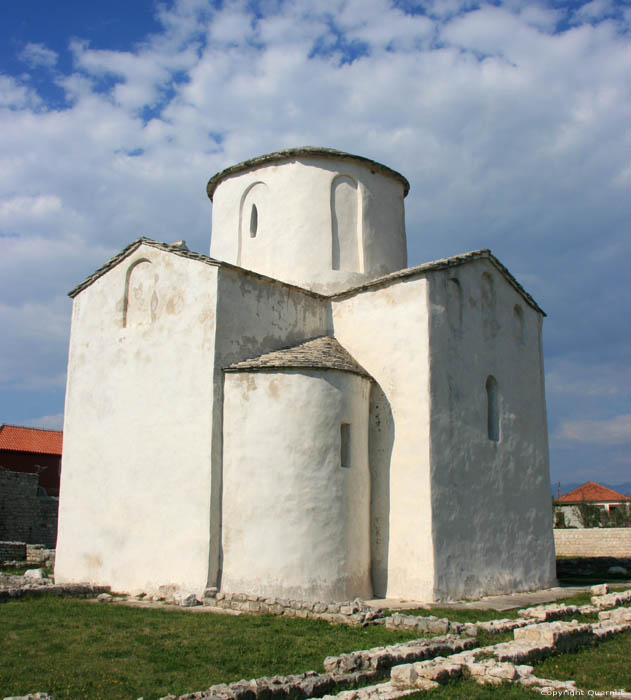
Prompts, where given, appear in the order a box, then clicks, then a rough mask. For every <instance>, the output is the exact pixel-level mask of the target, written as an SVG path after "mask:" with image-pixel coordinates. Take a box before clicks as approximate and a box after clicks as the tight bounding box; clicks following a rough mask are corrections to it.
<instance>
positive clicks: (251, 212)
mask: <svg viewBox="0 0 631 700" xmlns="http://www.w3.org/2000/svg"><path fill="white" fill-rule="evenodd" d="M267 198H268V187H267V185H266V184H265V183H264V182H262V181H260V180H259V181H257V182H254V183H252V184H251V185H249V186H248V187H247V188H246V190H245V192H244V193H243V195H242V196H241V205H240V210H239V249H238V251H237V265H247V255H248V250H249V249H250V248H251V246H254V245H256V244H257V242H258V241H259V240H261V239H263V241H264V240H265V235H264V232H265V228H266V223H267V220H268V217H267Z"/></svg>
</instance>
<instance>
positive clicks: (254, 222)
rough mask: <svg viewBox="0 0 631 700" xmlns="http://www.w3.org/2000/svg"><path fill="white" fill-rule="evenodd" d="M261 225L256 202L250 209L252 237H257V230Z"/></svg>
mask: <svg viewBox="0 0 631 700" xmlns="http://www.w3.org/2000/svg"><path fill="white" fill-rule="evenodd" d="M258 227H259V211H258V209H257V208H256V204H253V205H252V209H251V210H250V238H256V232H257V230H258Z"/></svg>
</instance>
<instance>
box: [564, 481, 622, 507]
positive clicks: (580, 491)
mask: <svg viewBox="0 0 631 700" xmlns="http://www.w3.org/2000/svg"><path fill="white" fill-rule="evenodd" d="M581 501H592V502H594V501H596V502H600V501H631V498H629V497H628V496H625V495H624V494H622V493H618V492H617V491H614V490H613V489H608V488H607V487H606V486H601V485H600V484H597V483H596V482H595V481H588V482H587V483H586V484H583V485H582V486H579V487H578V488H575V489H572V491H568V492H567V493H566V494H564V495H563V496H561V497H560V498H557V503H580V502H581Z"/></svg>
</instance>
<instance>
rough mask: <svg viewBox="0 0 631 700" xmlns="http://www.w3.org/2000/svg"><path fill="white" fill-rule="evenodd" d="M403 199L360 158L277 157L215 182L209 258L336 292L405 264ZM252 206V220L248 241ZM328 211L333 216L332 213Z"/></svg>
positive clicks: (392, 182)
mask: <svg viewBox="0 0 631 700" xmlns="http://www.w3.org/2000/svg"><path fill="white" fill-rule="evenodd" d="M340 176H343V177H344V178H345V180H344V181H342V182H340V181H339V177H340ZM336 178H337V180H336ZM349 178H350V179H352V180H353V181H354V182H355V185H356V189H355V190H353V186H351V184H349ZM334 185H340V187H337V186H334ZM403 197H404V194H403V183H402V182H401V181H400V180H399V179H396V178H395V177H392V176H389V175H385V174H383V173H382V172H379V171H376V170H371V168H370V166H369V165H366V164H363V163H361V162H360V161H356V162H355V161H349V160H340V159H336V158H335V157H333V156H330V157H323V156H319V157H316V156H304V157H299V158H295V159H292V160H287V159H280V160H279V161H278V162H276V163H269V164H266V165H263V166H261V167H257V168H255V169H250V170H247V171H245V172H240V173H236V174H233V175H230V176H228V177H227V178H226V179H225V180H223V181H222V182H220V184H219V185H218V187H217V189H216V190H215V193H214V196H213V211H212V237H211V245H210V255H211V256H212V257H214V258H216V259H218V260H225V261H226V262H230V263H234V264H236V265H240V266H242V267H245V268H248V269H251V270H255V271H256V272H260V273H261V274H264V275H269V276H270V277H274V278H277V279H281V280H284V281H286V282H290V283H292V284H298V285H301V286H304V287H306V288H308V289H313V290H316V291H324V292H330V291H335V290H339V289H343V288H346V287H348V286H350V284H351V283H359V282H361V281H363V280H365V279H372V278H375V277H378V276H380V275H382V274H386V273H388V272H392V271H395V270H399V269H401V268H403V267H405V265H406V258H407V253H406V241H405V223H404V211H403ZM253 205H254V206H256V208H257V215H256V220H257V221H256V234H255V236H254V237H251V223H252V206H253ZM336 208H337V209H339V216H338V217H335V216H333V215H332V212H334V211H335V210H336ZM353 208H355V211H353ZM336 218H337V219H338V221H337V226H338V229H339V231H338V233H339V241H340V243H339V260H338V264H339V267H340V269H337V270H336V269H333V266H334V259H335V250H334V248H335V246H334V243H333V241H334V226H336V222H335V219H336ZM351 230H352V231H355V233H354V234H353V233H352V232H351Z"/></svg>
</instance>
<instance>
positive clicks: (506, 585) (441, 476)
mask: <svg viewBox="0 0 631 700" xmlns="http://www.w3.org/2000/svg"><path fill="white" fill-rule="evenodd" d="M485 275H488V276H487V277H484V276H485ZM489 280H490V282H489ZM429 283H430V299H431V309H432V323H431V330H430V350H431V353H430V372H431V401H432V413H431V416H432V421H431V461H432V477H431V478H432V504H431V508H432V513H433V538H434V558H435V571H436V588H435V596H436V598H438V599H444V598H459V597H464V596H480V595H484V594H486V593H501V592H508V591H517V590H527V589H533V588H541V587H545V586H550V585H553V583H554V580H555V564H554V544H553V539H552V509H551V497H550V478H549V465H548V442H547V426H546V407H545V395H544V376H543V358H542V351H541V323H542V317H541V315H540V314H539V313H538V312H537V311H536V310H535V309H533V308H532V307H530V306H528V304H527V303H526V302H525V301H524V299H523V297H522V296H521V295H519V294H518V293H517V291H516V290H515V289H514V288H513V287H511V286H510V285H509V284H508V282H507V281H506V280H505V278H504V277H503V276H502V275H501V274H500V273H499V272H498V270H497V269H496V268H495V267H494V266H493V265H492V264H491V263H490V262H488V261H485V260H480V261H477V262H473V263H470V264H467V265H461V266H457V267H453V268H450V269H448V270H444V271H439V272H434V273H432V275H431V276H430V277H429ZM516 306H517V307H518V310H517V311H516V309H515V307H516ZM520 319H521V321H520ZM489 375H493V376H494V377H495V379H496V380H497V386H498V408H499V429H500V434H499V440H497V441H495V440H492V439H489V435H488V430H487V393H486V388H485V384H486V381H487V377H488V376H489Z"/></svg>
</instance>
